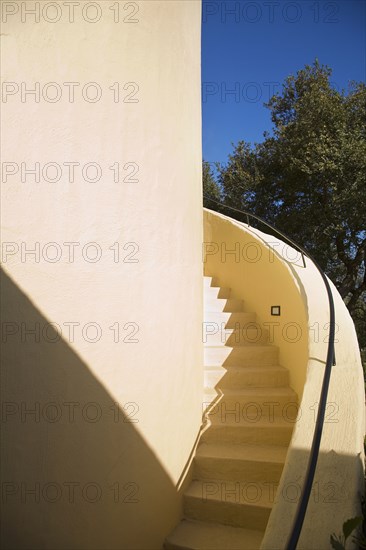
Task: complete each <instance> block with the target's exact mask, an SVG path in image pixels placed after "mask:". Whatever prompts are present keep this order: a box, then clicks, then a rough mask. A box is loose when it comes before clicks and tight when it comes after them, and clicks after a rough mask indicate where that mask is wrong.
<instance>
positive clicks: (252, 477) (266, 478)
mask: <svg viewBox="0 0 366 550" xmlns="http://www.w3.org/2000/svg"><path fill="white" fill-rule="evenodd" d="M286 453H287V448H285V447H281V446H274V445H235V444H224V443H222V444H207V443H202V444H201V445H199V447H198V449H197V452H196V456H195V459H194V473H193V477H194V479H196V480H197V479H207V480H212V479H222V480H225V481H227V480H231V481H239V482H240V481H251V482H259V483H264V482H274V483H278V482H279V480H280V477H281V473H282V470H283V466H284V463H285V459H286Z"/></svg>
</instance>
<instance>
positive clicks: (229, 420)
mask: <svg viewBox="0 0 366 550" xmlns="http://www.w3.org/2000/svg"><path fill="white" fill-rule="evenodd" d="M208 419H209V420H208V421H209V422H210V424H209V427H208V428H207V430H209V429H210V428H211V427H212V428H214V429H216V428H224V427H225V426H230V428H238V429H240V428H248V429H253V430H258V429H259V428H273V429H274V430H276V429H280V428H281V429H282V428H288V430H290V431H292V430H293V428H294V424H295V421H290V420H288V419H286V418H283V417H282V416H274V417H273V418H270V417H269V416H267V417H266V416H261V417H260V418H259V419H258V420H257V419H256V420H255V422H254V421H253V420H249V419H248V418H247V417H243V416H240V419H239V422H237V419H236V418H235V415H226V416H225V422H222V419H221V415H220V414H211V415H208Z"/></svg>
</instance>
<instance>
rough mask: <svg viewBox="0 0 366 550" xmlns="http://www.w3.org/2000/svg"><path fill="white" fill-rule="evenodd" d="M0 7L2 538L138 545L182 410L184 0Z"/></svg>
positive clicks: (189, 139) (191, 77)
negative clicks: (0, 14)
mask: <svg viewBox="0 0 366 550" xmlns="http://www.w3.org/2000/svg"><path fill="white" fill-rule="evenodd" d="M4 4H7V7H6V14H5V15H6V16H5V20H6V21H5V22H4V23H3V27H2V33H3V36H2V39H3V50H2V58H3V63H2V78H3V81H4V82H5V83H6V86H5V88H3V92H5V95H4V93H3V97H2V102H3V104H2V108H3V109H2V110H3V127H4V130H3V139H4V144H3V149H2V160H3V163H4V162H5V163H9V164H6V165H4V164H3V200H4V204H3V214H2V223H3V233H2V237H3V242H4V244H3V269H4V272H5V275H4V284H3V290H4V297H3V304H4V305H3V307H4V310H3V321H4V322H5V325H4V327H5V328H4V333H3V353H4V374H3V391H4V393H3V399H4V403H5V408H4V429H3V432H4V433H3V439H4V444H5V445H6V450H5V451H4V455H3V461H2V474H3V481H4V482H5V483H7V485H6V486H5V491H6V495H5V503H3V513H4V520H3V539H4V547H6V548H9V549H10V548H17V549H20V548H27V549H28V548H37V549H39V548H48V549H51V548H59V549H61V548H62V549H66V548H69V549H73V550H74V549H79V548H80V549H81V548H83V549H84V548H85V549H88V550H89V549H93V548H94V549H101V548H104V549H113V548H118V549H122V548H123V549H128V550H132V549H134V548H135V549H138V550H141V549H154V550H155V549H156V548H159V547H160V546H161V544H162V540H163V538H164V536H165V535H166V534H168V533H169V532H170V530H171V529H172V528H173V527H174V526H175V524H176V523H177V521H178V519H179V517H180V512H181V497H180V494H178V492H177V489H176V484H177V482H178V480H179V477H180V476H181V474H182V470H183V468H184V466H185V463H186V460H187V459H188V456H189V453H190V451H191V448H192V445H193V444H194V441H195V438H196V435H197V432H198V429H199V426H200V423H201V401H202V379H203V372H202V370H203V367H202V363H203V361H202V342H201V323H202V260H201V243H202V200H201V134H200V132H201V130H200V126H201V124H200V122H201V118H200V117H201V113H200V13H201V5H200V1H199V0H197V1H196V0H194V1H189V2H187V1H184V0H182V1H179V0H175V1H174V2H173V1H172V2H170V1H166V0H162V1H159V0H155V1H154V2H129V3H127V2H118V3H115V2H106V1H103V2H96V3H94V5H91V7H90V6H89V7H88V8H87V9H86V11H84V12H83V9H84V7H85V5H86V4H88V2H80V3H79V4H77V5H75V6H74V8H72V9H74V10H75V11H74V14H73V17H71V15H70V9H71V8H70V5H69V4H70V3H69V4H68V3H63V2H57V3H52V5H51V6H50V7H49V8H47V10H49V11H46V12H43V11H41V12H40V15H39V20H37V21H36V20H35V18H37V17H38V15H37V14H36V16H34V15H33V16H32V15H29V14H27V13H25V11H24V9H25V8H26V9H28V8H32V7H34V2H27V3H24V2H22V3H20V2H11V3H6V2H4ZM55 4H56V8H55ZM74 4H76V3H74ZM89 4H90V3H89ZM117 4H118V6H119V10H120V11H119V14H118V13H117V12H116V9H117V7H116V5H117ZM23 5H25V8H24V6H23ZM40 5H41V7H42V6H43V5H44V3H42V2H41V3H40ZM9 6H10V7H9ZM14 6H15V8H17V9H15V8H14V9H13V7H14ZM52 6H53V7H52ZM57 6H58V8H57ZM22 10H23V11H22ZM99 10H100V12H99ZM59 14H61V16H60V18H59V20H57V21H56V20H55V19H57V17H58V15H59ZM98 17H99V19H98ZM22 18H23V19H24V22H22ZM72 19H73V21H72ZM51 20H54V22H51ZM93 20H94V22H93ZM22 83H24V84H22ZM36 83H39V84H36ZM49 83H53V84H52V85H49ZM65 83H74V84H72V85H71V84H65ZM88 83H94V84H92V85H90V84H88ZM116 83H119V95H117V89H118V87H117V84H116ZM37 86H39V90H40V91H39V96H38V97H37V96H34V95H31V94H26V93H25V92H26V90H28V89H31V88H35V89H36V94H37V93H38V89H37ZM111 87H112V89H111ZM60 90H61V96H60V97H58V99H57V94H59V93H60ZM71 90H73V91H74V99H73V100H72V94H71ZM22 94H23V95H22ZM96 94H97V95H98V94H99V95H100V97H99V99H98V100H95V98H96ZM53 99H57V100H55V101H53ZM38 100H39V101H38ZM37 162H38V163H40V177H39V181H35V176H34V175H32V174H30V173H27V172H26V171H25V169H31V168H34V166H35V163H37ZM70 162H73V163H79V165H76V164H75V165H74V167H75V175H74V178H72V176H71V175H70V173H71V169H70V164H65V163H70ZM22 163H25V164H24V165H23V169H22ZM48 163H56V164H52V165H48ZM88 163H94V164H89V165H88ZM116 163H118V164H119V167H120V174H119V178H118V177H117V175H116V166H117V164H116ZM128 163H132V164H128ZM111 166H114V168H113V169H111V168H110V167H111ZM60 170H61V175H60ZM137 170H138V172H137ZM59 176H60V177H59ZM52 179H54V180H55V181H51V180H52ZM56 180H57V181H56ZM92 180H95V181H92ZM115 180H117V181H115ZM48 243H53V244H48ZM65 243H69V244H65ZM70 243H74V244H70ZM90 243H94V244H90ZM116 243H118V245H117V244H116ZM25 249H28V250H30V249H36V256H34V255H33V256H32V255H31V254H28V255H27V254H26V250H25ZM72 251H73V253H72ZM117 251H118V253H117ZM73 254H74V257H73ZM51 322H52V323H54V325H53V326H50V325H49V323H51ZM72 327H73V329H72ZM32 329H35V330H36V334H33V335H32V334H29V333H27V331H29V330H32ZM73 331H74V333H73ZM134 340H137V341H134ZM28 409H35V411H36V412H35V414H33V415H32V414H31V413H29V414H28V413H27V410H28ZM32 489H34V490H35V493H34V494H31V493H30V492H29V491H30V490H32ZM52 500H54V502H52Z"/></svg>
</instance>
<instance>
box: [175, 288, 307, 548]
mask: <svg viewBox="0 0 366 550" xmlns="http://www.w3.org/2000/svg"><path fill="white" fill-rule="evenodd" d="M204 293H205V296H204V297H205V300H204V307H205V311H204V324H203V342H204V345H205V390H204V391H205V396H204V402H205V415H204V426H203V433H202V435H201V438H200V440H199V443H198V447H197V450H196V454H195V457H194V463H193V478H192V482H191V484H190V486H189V487H188V490H187V491H186V492H185V494H184V519H183V520H182V521H181V522H180V524H179V525H178V526H177V527H176V529H175V530H174V531H173V532H172V533H171V534H170V535H169V537H168V538H167V539H166V542H165V550H183V549H187V550H188V549H190V550H193V549H194V550H239V549H240V550H255V549H259V547H260V544H261V541H262V538H263V536H264V531H265V529H266V525H267V522H268V518H269V515H270V512H271V507H272V504H273V501H274V496H275V491H276V487H277V485H278V482H279V480H280V477H281V473H282V469H283V466H284V464H285V460H286V453H287V449H288V445H289V443H290V439H291V434H292V429H293V426H294V419H295V416H296V409H297V396H296V394H295V393H294V391H293V390H292V389H291V388H290V387H289V373H288V371H287V370H286V369H285V368H283V367H281V366H280V365H279V364H278V349H277V348H276V346H274V345H271V343H270V342H269V335H268V333H267V332H266V330H265V329H262V328H260V327H259V325H258V324H257V323H256V316H255V313H250V312H246V311H245V307H244V304H243V301H242V300H238V299H233V298H231V297H230V294H231V291H230V289H228V288H221V287H220V286H219V284H218V280H217V279H215V278H211V277H205V278H204Z"/></svg>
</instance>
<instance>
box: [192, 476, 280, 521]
mask: <svg viewBox="0 0 366 550" xmlns="http://www.w3.org/2000/svg"><path fill="white" fill-rule="evenodd" d="M275 489H276V486H275V485H274V484H273V486H272V487H271V486H270V484H268V485H263V484H258V483H252V482H250V483H249V482H242V483H239V482H233V481H223V480H210V481H208V480H198V481H193V482H192V483H191V485H190V486H189V488H188V490H187V491H186V493H185V495H184V514H185V516H186V517H188V518H190V519H195V520H199V521H215V522H217V523H221V524H224V525H231V526H232V527H250V528H252V529H256V530H263V531H264V530H265V528H266V525H267V522H268V518H269V514H270V512H271V508H272V505H273V500H274V495H275Z"/></svg>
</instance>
